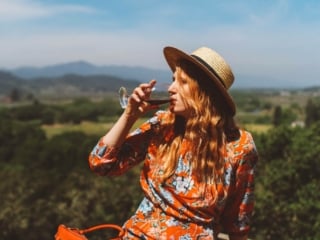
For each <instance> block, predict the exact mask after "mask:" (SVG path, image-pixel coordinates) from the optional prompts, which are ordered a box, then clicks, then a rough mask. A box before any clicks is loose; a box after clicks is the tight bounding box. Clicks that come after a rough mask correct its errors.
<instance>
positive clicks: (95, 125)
mask: <svg viewBox="0 0 320 240" xmlns="http://www.w3.org/2000/svg"><path fill="white" fill-rule="evenodd" d="M145 120H146V119H143V118H142V119H140V120H139V121H137V122H136V123H135V125H134V126H133V128H136V127H137V126H139V125H140V124H141V123H142V122H144V121H145ZM114 123H115V121H109V122H87V121H84V122H81V123H80V124H53V125H43V126H42V129H43V130H44V131H45V133H46V135H47V137H48V138H51V137H52V136H55V135H58V134H62V133H64V132H74V131H80V132H84V133H85V134H92V135H98V136H102V135H104V134H105V133H106V132H107V131H108V130H109V129H110V128H111V127H112V126H113V124H114Z"/></svg>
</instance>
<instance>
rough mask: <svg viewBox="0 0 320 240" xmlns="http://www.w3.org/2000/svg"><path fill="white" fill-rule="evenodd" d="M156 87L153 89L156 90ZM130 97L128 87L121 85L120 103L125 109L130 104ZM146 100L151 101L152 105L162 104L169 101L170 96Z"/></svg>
mask: <svg viewBox="0 0 320 240" xmlns="http://www.w3.org/2000/svg"><path fill="white" fill-rule="evenodd" d="M154 90H155V88H153V89H152V90H151V91H154ZM128 99H129V95H128V92H127V89H126V88H125V87H120V89H119V102H120V105H121V107H122V108H123V109H125V108H126V107H127V105H128ZM144 101H145V102H147V103H149V104H150V105H154V106H155V105H161V104H165V103H169V102H170V99H169V98H163V99H147V100H144Z"/></svg>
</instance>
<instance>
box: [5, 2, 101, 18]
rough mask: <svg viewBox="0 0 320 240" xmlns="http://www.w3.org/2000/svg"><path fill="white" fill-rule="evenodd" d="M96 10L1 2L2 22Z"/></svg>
mask: <svg viewBox="0 0 320 240" xmlns="http://www.w3.org/2000/svg"><path fill="white" fill-rule="evenodd" d="M94 11H95V10H94V9H93V8H90V7H85V6H81V5H43V4H41V2H40V1H35V0H1V1H0V21H19V20H26V19H35V18H42V17H50V16H54V15H57V14H62V13H66V12H68V13H72V12H74V13H92V12H94Z"/></svg>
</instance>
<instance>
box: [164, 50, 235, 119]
mask: <svg viewBox="0 0 320 240" xmlns="http://www.w3.org/2000/svg"><path fill="white" fill-rule="evenodd" d="M163 53H164V56H165V58H166V60H167V62H168V64H169V66H170V68H171V70H172V71H175V67H176V64H177V62H178V61H179V60H181V59H185V60H188V61H189V62H191V63H193V64H195V65H196V66H197V67H199V69H201V70H202V71H204V72H205V73H206V74H207V75H208V77H209V80H211V81H212V83H214V85H215V87H217V89H218V90H219V91H220V92H221V94H222V96H223V98H224V99H225V101H226V104H227V106H228V107H229V109H228V110H229V112H230V113H231V114H232V115H235V112H236V107H235V104H234V102H233V100H232V97H231V96H230V94H229V93H228V90H229V88H230V87H231V85H232V83H233V81H234V76H233V73H232V70H231V68H230V66H229V65H228V63H227V62H226V61H225V60H224V59H223V58H222V57H221V56H220V55H219V54H218V53H217V52H215V51H214V50H212V49H210V48H207V47H201V48H199V49H197V50H195V51H194V52H193V53H191V54H190V55H189V54H187V53H184V52H183V51H181V50H179V49H177V48H174V47H165V48H164V49H163Z"/></svg>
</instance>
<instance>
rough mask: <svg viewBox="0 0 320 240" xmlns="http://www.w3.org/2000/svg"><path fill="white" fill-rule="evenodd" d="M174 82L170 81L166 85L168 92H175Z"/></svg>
mask: <svg viewBox="0 0 320 240" xmlns="http://www.w3.org/2000/svg"><path fill="white" fill-rule="evenodd" d="M174 83H175V82H172V83H171V84H170V85H169V87H168V93H170V94H173V93H175V84H174Z"/></svg>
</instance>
